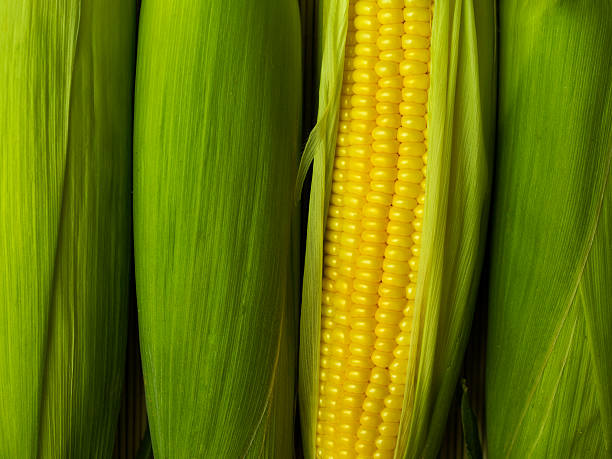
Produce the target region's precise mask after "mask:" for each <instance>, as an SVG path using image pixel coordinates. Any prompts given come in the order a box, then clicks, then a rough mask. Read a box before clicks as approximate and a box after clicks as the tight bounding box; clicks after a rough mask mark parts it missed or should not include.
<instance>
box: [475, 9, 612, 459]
mask: <svg viewBox="0 0 612 459" xmlns="http://www.w3.org/2000/svg"><path fill="white" fill-rule="evenodd" d="M519 22H520V24H519ZM500 23H501V27H500V30H501V37H500V62H501V66H500V90H499V102H500V105H499V122H498V126H499V138H498V151H499V159H498V165H497V172H496V179H497V185H496V200H495V207H494V209H495V212H494V219H493V250H492V254H491V266H492V270H491V292H490V316H489V317H490V324H489V337H488V340H489V343H488V360H487V429H488V444H489V452H490V455H491V457H494V458H495V457H517V458H518V457H520V458H523V457H612V384H611V381H612V360H611V359H610V355H612V308H611V307H610V305H611V304H612V184H611V183H610V182H611V175H610V174H611V171H610V162H611V160H612V78H611V73H610V70H611V69H612V54H611V53H610V44H611V43H612V4H610V2H608V1H574V2H559V1H543V0H542V1H535V2H533V1H530V2H527V1H504V2H501V7H500Z"/></svg>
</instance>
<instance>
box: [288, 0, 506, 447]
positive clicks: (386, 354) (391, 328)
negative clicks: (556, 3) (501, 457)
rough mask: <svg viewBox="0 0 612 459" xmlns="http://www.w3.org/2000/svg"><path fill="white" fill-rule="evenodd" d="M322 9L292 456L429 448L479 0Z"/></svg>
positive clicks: (464, 307) (468, 287)
mask: <svg viewBox="0 0 612 459" xmlns="http://www.w3.org/2000/svg"><path fill="white" fill-rule="evenodd" d="M321 8H322V11H323V13H322V15H323V24H322V25H321V28H322V37H321V39H322V40H323V45H322V46H323V55H322V62H323V64H322V76H321V91H320V94H319V97H320V104H319V107H320V112H319V124H318V125H317V127H316V128H315V130H314V131H313V134H312V135H311V139H310V143H309V145H308V146H307V149H306V153H305V160H304V163H303V165H302V169H304V168H305V167H306V165H307V164H308V161H309V159H310V158H313V159H314V169H313V185H312V186H313V190H312V192H311V199H310V216H309V228H308V242H307V258H306V267H305V281H304V292H303V305H302V331H301V333H302V342H303V343H304V344H303V345H302V347H301V374H302V375H305V376H303V377H302V378H301V381H300V390H301V402H302V405H301V411H302V414H303V418H302V424H303V429H304V438H305V447H304V448H305V451H306V455H307V457H315V456H316V457H325V458H331V457H334V458H336V457H376V458H393V457H404V456H405V457H417V456H418V457H421V456H423V457H433V456H435V454H436V453H437V451H438V448H439V442H440V439H441V435H442V433H443V428H444V421H445V418H446V415H447V411H448V406H449V403H450V399H451V398H452V395H453V391H454V388H455V384H456V381H457V375H458V370H459V366H460V364H461V359H462V354H463V350H464V349H465V344H466V337H467V335H468V332H469V326H470V321H471V314H472V309H473V299H474V298H473V297H474V294H475V287H476V286H477V278H478V273H479V269H480V262H481V258H482V256H481V253H482V247H483V241H484V229H485V227H486V213H487V202H488V189H489V181H490V178H489V167H490V159H489V157H490V154H491V150H492V139H493V132H492V129H493V125H492V122H491V119H492V118H493V110H494V94H495V93H494V70H495V62H494V49H495V47H494V17H495V16H494V8H493V2H471V1H463V2H462V1H457V2H436V3H435V4H434V3H432V2H431V1H430V0H378V1H366V0H359V1H350V2H339V5H338V4H334V3H329V2H328V3H325V2H323V4H322V6H321ZM343 48H344V62H342V59H340V60H339V62H338V58H337V54H338V50H340V52H341V50H342V49H343ZM323 225H325V226H323Z"/></svg>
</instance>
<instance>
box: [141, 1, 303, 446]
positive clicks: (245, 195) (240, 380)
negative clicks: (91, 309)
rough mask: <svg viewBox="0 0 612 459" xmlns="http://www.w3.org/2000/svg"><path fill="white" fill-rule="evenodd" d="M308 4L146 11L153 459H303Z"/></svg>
mask: <svg viewBox="0 0 612 459" xmlns="http://www.w3.org/2000/svg"><path fill="white" fill-rule="evenodd" d="M299 34H300V25H299V10H298V3H297V1H285V2H277V1H272V0H266V1H258V2H253V1H247V0H239V1H232V2H226V1H220V0H218V1H217V0H215V1H207V2H187V1H166V0H164V1H161V0H152V1H148V2H146V3H144V4H143V7H142V10H141V17H140V30H139V50H138V65H137V82H136V108H135V171H134V174H135V175H134V182H135V190H134V196H135V206H134V215H135V217H134V220H135V221H134V225H135V256H136V280H137V289H138V307H139V321H140V333H141V335H140V336H141V351H142V358H143V371H144V377H145V390H146V397H147V410H148V415H149V420H150V426H151V437H152V442H153V449H154V452H155V457H160V458H165V457H173V458H192V457H211V458H221V457H243V456H248V457H260V456H265V457H282V458H289V457H291V456H292V454H293V428H294V422H293V415H294V404H295V402H294V399H295V391H294V385H295V376H296V375H295V367H296V363H295V360H296V357H295V353H296V352H297V351H296V349H297V331H296V330H295V327H296V325H297V320H296V319H297V317H296V315H297V311H296V308H297V300H296V295H297V292H296V289H297V285H298V282H299V279H298V275H297V265H296V264H297V263H298V261H299V260H298V257H297V256H294V255H295V254H296V251H297V246H296V243H297V242H298V238H297V234H296V232H295V231H296V230H297V222H296V220H295V218H296V216H295V214H296V212H297V210H298V208H297V206H295V205H294V187H295V179H296V172H297V163H298V153H297V150H298V146H299V134H300V132H299V124H300V119H299V116H300V115H299V114H300V107H301V77H300V72H301V69H300V67H301V64H300V61H301V56H300V36H299Z"/></svg>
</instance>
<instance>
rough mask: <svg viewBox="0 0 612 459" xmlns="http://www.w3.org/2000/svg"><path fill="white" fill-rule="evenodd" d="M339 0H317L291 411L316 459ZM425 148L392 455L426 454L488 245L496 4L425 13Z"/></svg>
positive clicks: (459, 354)
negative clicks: (409, 346) (316, 76)
mask: <svg viewBox="0 0 612 459" xmlns="http://www.w3.org/2000/svg"><path fill="white" fill-rule="evenodd" d="M347 7H348V4H347V2H346V1H337V2H331V1H327V2H325V1H324V2H321V3H320V4H319V10H318V15H319V16H318V18H319V29H318V30H319V32H318V34H319V35H318V36H319V41H320V44H321V48H320V53H319V62H320V65H321V77H320V88H319V116H318V124H317V126H316V127H315V129H314V130H313V132H312V133H311V136H310V139H309V143H308V145H307V147H306V150H305V152H304V157H303V158H302V165H301V173H302V174H301V176H302V175H305V172H304V170H305V169H307V168H308V166H309V165H310V163H311V162H312V163H313V176H312V187H311V192H310V209H309V220H308V238H307V247H306V264H305V272H304V289H303V293H302V315H301V331H300V333H301V335H300V336H301V345H300V383H299V386H300V410H301V415H302V432H303V437H304V450H305V454H306V457H314V454H315V438H316V431H315V428H316V417H317V404H318V399H319V397H318V387H319V383H318V379H319V343H320V327H321V318H320V317H321V306H320V305H321V279H322V265H323V234H324V227H325V220H326V212H327V204H328V201H329V196H330V188H331V173H332V168H333V157H334V152H335V140H336V128H337V113H338V104H339V93H340V89H341V84H342V66H343V53H344V44H345V39H346V26H347ZM433 18H434V19H433V34H432V67H431V69H432V70H431V72H432V74H431V89H430V96H429V138H430V145H429V153H428V163H427V173H428V183H427V190H426V196H427V197H426V204H425V221H424V233H423V237H424V238H423V247H422V255H421V261H420V267H419V276H420V277H419V280H418V285H417V299H416V301H417V310H421V311H422V312H421V313H420V315H418V317H417V318H416V320H417V324H416V326H415V333H414V334H413V339H414V340H415V341H413V349H415V348H416V349H418V352H416V353H413V354H412V355H411V356H410V363H409V368H411V369H412V371H410V372H409V375H408V379H407V381H406V383H407V384H406V398H405V405H404V409H403V412H402V419H401V424H400V436H399V438H398V445H397V448H396V457H407V458H413V457H435V456H436V454H437V452H438V449H439V447H440V442H441V440H442V435H443V433H444V428H445V425H446V418H447V415H448V410H449V406H450V403H451V400H452V397H453V395H454V393H455V389H456V384H457V379H458V375H459V370H460V367H461V363H462V360H463V353H464V350H465V347H466V345H467V338H468V335H469V331H470V324H471V320H472V313H473V307H474V300H475V295H476V290H477V287H478V279H479V273H480V267H481V262H482V251H483V248H484V243H485V232H486V227H487V214H488V202H489V188H490V175H491V173H490V169H491V166H492V150H493V136H494V117H495V116H494V112H495V72H496V62H495V47H496V43H495V3H494V2H493V1H492V0H487V1H475V0H456V1H444V2H442V1H437V2H435V5H434V12H433Z"/></svg>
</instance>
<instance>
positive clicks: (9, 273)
mask: <svg viewBox="0 0 612 459" xmlns="http://www.w3.org/2000/svg"><path fill="white" fill-rule="evenodd" d="M132 3H133V2H132ZM132 3H130V2H119V1H116V0H111V1H110V2H102V1H96V0H94V1H89V2H83V3H82V2H80V1H61V2H60V1H54V2H41V1H35V0H26V1H19V2H5V3H4V4H3V6H2V8H0V30H2V33H0V60H1V61H2V65H0V106H1V107H2V109H1V110H0V138H2V142H0V368H2V371H1V372H0V393H1V394H2V396H1V397H0V457H2V458H32V457H42V458H59V457H62V458H63V457H76V458H85V457H87V458H106V457H109V456H110V454H111V452H112V447H113V439H114V435H115V428H116V423H117V414H118V409H119V402H120V396H121V385H122V382H123V369H124V354H125V339H126V319H127V306H128V299H129V280H130V269H131V268H130V264H131V262H130V259H131V245H132V238H131V234H132V232H131V198H130V183H131V138H132V130H131V124H132V91H133V77H134V72H133V69H134V59H135V44H136V40H135V38H136V37H135V30H136V8H135V5H134V4H132Z"/></svg>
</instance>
